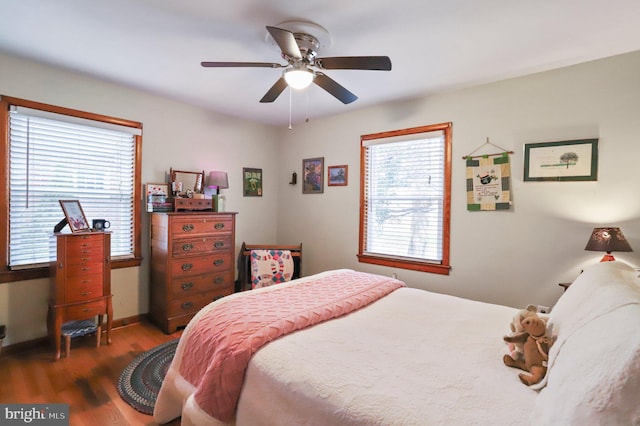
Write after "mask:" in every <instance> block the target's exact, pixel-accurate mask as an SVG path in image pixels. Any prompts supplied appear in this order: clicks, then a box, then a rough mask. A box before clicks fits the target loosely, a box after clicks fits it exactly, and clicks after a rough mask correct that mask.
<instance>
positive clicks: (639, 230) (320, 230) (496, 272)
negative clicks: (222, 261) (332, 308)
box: [278, 52, 640, 307]
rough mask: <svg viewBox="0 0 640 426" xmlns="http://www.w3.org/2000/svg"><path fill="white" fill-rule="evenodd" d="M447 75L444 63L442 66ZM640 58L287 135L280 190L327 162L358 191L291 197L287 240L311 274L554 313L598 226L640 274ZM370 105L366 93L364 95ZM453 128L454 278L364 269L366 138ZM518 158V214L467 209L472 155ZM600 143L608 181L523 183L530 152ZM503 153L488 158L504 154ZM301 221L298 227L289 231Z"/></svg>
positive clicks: (411, 103)
mask: <svg viewBox="0 0 640 426" xmlns="http://www.w3.org/2000/svg"><path fill="white" fill-rule="evenodd" d="M434 66H437V64H434ZM638 76H640V52H637V53H634V54H628V55H623V56H618V57H614V58H610V59H606V60H601V61H596V62H592V63H587V64H582V65H579V66H575V67H570V68H565V69H560V70H556V71H552V72H545V73H540V74H536V75H531V76H527V77H523V78H517V79H511V80H506V81H502V82H497V83H494V84H488V85H483V86H478V87H475V88H471V89H465V90H459V91H456V92H451V93H447V94H444V95H438V96H430V97H425V98H419V99H414V100H408V101H405V102H399V103H396V104H391V105H383V106H379V107H376V108H369V109H365V110H360V111H356V112H353V113H350V114H342V115H340V116H336V117H331V118H326V119H316V120H311V121H310V122H309V123H307V124H304V123H303V124H298V125H294V127H293V130H291V131H288V130H283V129H281V130H280V137H281V139H282V142H281V144H280V152H281V155H282V158H281V161H280V173H281V177H280V181H283V180H285V177H286V176H285V175H288V174H290V173H291V172H292V171H294V170H295V171H297V172H298V174H300V173H301V171H300V169H301V160H302V159H303V158H309V157H319V156H324V158H325V166H330V165H339V164H348V166H349V185H348V186H347V187H325V189H324V194H322V195H303V194H302V193H301V192H302V191H301V187H300V185H297V186H296V187H287V188H284V187H283V188H281V190H280V193H279V196H280V200H279V203H280V204H281V205H288V206H295V207H296V208H295V209H281V210H280V211H279V215H278V218H279V220H280V226H279V230H280V231H279V236H280V240H286V241H302V242H303V244H304V245H303V247H306V248H305V249H304V272H305V273H306V274H310V273H314V272H319V271H322V270H325V269H331V268H338V267H348V268H354V269H359V270H365V271H370V272H377V273H381V274H385V275H390V274H392V273H397V274H398V275H399V277H400V278H401V279H403V280H405V281H406V282H407V283H408V284H409V285H410V286H412V287H418V288H424V289H428V290H434V291H438V292H443V293H450V294H454V295H460V296H464V297H469V298H473V299H478V300H483V301H488V302H494V303H501V304H508V305H511V306H516V307H523V306H525V305H526V304H528V303H534V304H540V305H545V306H552V305H553V304H554V303H555V301H556V300H557V298H558V297H559V296H560V294H561V288H560V287H558V285H557V284H558V283H559V282H566V281H572V280H573V279H574V278H575V277H576V275H578V274H579V273H580V271H581V270H582V269H583V267H584V266H585V265H587V264H590V263H593V262H597V261H598V260H599V259H600V257H601V256H602V255H601V254H600V253H594V252H586V251H584V246H585V244H586V242H587V239H588V237H589V235H590V231H591V229H592V228H593V227H595V226H607V225H617V226H620V227H622V230H623V232H624V234H625V235H626V237H627V238H628V239H629V241H630V244H631V246H632V247H633V248H634V249H635V250H636V252H634V253H621V254H616V257H617V258H619V259H625V260H627V261H628V263H630V264H632V265H633V266H640V259H639V257H638V253H640V197H639V195H638V194H640V167H639V166H638V163H639V159H640V118H639V117H640V79H639V77H638ZM361 95H363V96H366V94H361ZM448 121H451V122H453V182H452V192H453V194H452V200H451V210H452V213H451V228H452V232H451V265H452V267H453V269H452V270H451V274H450V276H437V275H431V274H425V273H419V272H412V271H406V270H393V269H392V268H386V267H377V266H372V265H367V264H359V263H358V261H357V258H356V253H357V251H358V214H359V210H358V209H359V201H358V200H359V168H360V157H359V155H360V153H359V138H360V135H361V134H368V133H375V132H380V131H387V130H395V129H402V128H407V127H413V126H421V125H427V124H435V123H441V122H448ZM486 137H489V138H490V140H491V141H492V142H493V143H495V144H496V145H499V146H501V147H503V148H505V149H506V150H513V151H515V154H514V155H513V156H512V161H513V164H512V169H511V171H512V175H513V179H512V185H513V199H514V204H513V208H512V209H511V210H509V211H500V212H469V211H467V209H466V193H465V164H464V161H463V160H462V157H463V156H464V155H466V154H469V153H470V152H472V151H474V150H475V149H476V148H477V147H479V146H481V145H482V144H483V143H484V142H485V138H486ZM582 138H599V140H600V141H599V142H600V161H599V176H598V181H597V182H526V183H525V182H523V145H524V144H525V143H532V142H545V141H561V140H571V139H582ZM493 152H496V150H495V149H491V148H489V149H487V150H481V151H480V152H479V153H481V154H485V153H493ZM285 224H291V226H284V225H285Z"/></svg>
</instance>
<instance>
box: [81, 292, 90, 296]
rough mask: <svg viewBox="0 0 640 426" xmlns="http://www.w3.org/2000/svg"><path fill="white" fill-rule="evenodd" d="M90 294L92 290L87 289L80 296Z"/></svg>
mask: <svg viewBox="0 0 640 426" xmlns="http://www.w3.org/2000/svg"><path fill="white" fill-rule="evenodd" d="M90 294H91V292H90V291H85V292H83V293H80V296H88V295H90Z"/></svg>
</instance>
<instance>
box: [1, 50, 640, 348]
mask: <svg viewBox="0 0 640 426" xmlns="http://www.w3.org/2000/svg"><path fill="white" fill-rule="evenodd" d="M0 67H1V68H2V73H0V94H6V95H8V96H16V97H22V98H26V99H31V100H36V101H40V102H46V103H52V104H57V105H61V106H65V107H69V108H76V109H81V110H87V111H92V112H97V113H101V114H107V115H114V116H119V117H123V118H128V119H132V120H137V121H141V122H143V123H144V137H143V181H144V182H150V181H159V180H163V179H164V173H165V172H166V171H167V170H168V169H169V167H174V168H177V169H194V170H202V169H204V170H206V171H210V170H213V169H216V170H226V171H228V172H229V179H230V186H231V188H229V189H228V190H225V195H226V196H227V200H228V201H227V204H228V206H227V209H228V210H229V211H238V212H239V213H240V214H239V215H238V235H237V241H236V243H237V245H239V244H240V243H241V242H242V241H243V240H246V241H250V242H276V241H277V242H279V243H282V244H288V243H298V242H302V243H303V253H304V262H303V273H305V274H311V273H315V272H319V271H322V270H326V269H330V268H343V267H346V268H353V269H359V270H364V271H370V272H377V273H382V274H385V275H390V274H392V273H397V274H398V275H399V276H400V278H401V279H403V280H405V281H406V282H407V283H408V284H409V285H410V286H412V287H418V288H424V289H428V290H434V291H439V292H443V293H450V294H455V295H460V296H464V297H470V298H474V299H478V300H483V301H489V302H494V303H504V304H509V305H512V306H524V305H526V304H528V303H535V304H542V305H547V306H552V305H553V303H554V302H555V301H556V300H557V298H558V297H559V296H560V292H561V289H560V288H559V287H558V285H557V283H558V282H564V281H571V280H572V279H573V278H575V276H576V275H577V274H579V272H580V270H581V269H582V268H583V267H584V266H585V265H587V264H589V263H593V262H596V261H597V260H598V259H599V257H600V255H599V254H598V253H590V252H585V251H584V250H583V248H584V245H585V244H586V240H587V238H588V235H589V232H590V231H591V229H592V228H593V227H594V226H598V225H617V226H621V227H622V230H623V231H624V233H625V235H626V236H627V238H628V239H629V241H630V244H631V246H632V247H634V248H636V250H640V222H639V217H640V197H638V196H637V194H639V193H640V176H639V174H640V172H639V171H638V170H639V168H638V167H637V165H636V163H637V159H638V158H640V143H639V141H640V120H638V117H640V102H638V100H639V99H640V84H638V78H637V76H638V75H640V53H634V54H629V55H623V56H619V57H615V58H611V59H606V60H602V61H596V62H592V63H587V64H583V65H579V66H575V67H570V68H566V69H561V70H556V71H552V72H546V73H541V74H536V75H532V76H528V77H523V78H518V79H512V80H507V81H502V82H498V83H494V84H489V85H483V86H479V87H476V88H472V89H466V90H460V91H456V92H451V93H447V94H443V95H438V96H429V97H423V98H418V99H414V100H407V101H405V102H399V103H396V104H389V105H383V106H379V107H375V108H367V109H363V110H358V111H355V112H352V113H348V114H343V115H339V116H335V117H329V118H324V119H314V118H313V117H312V118H311V120H310V122H309V123H299V124H296V123H294V126H293V129H292V130H287V128H286V126H278V127H274V128H271V127H267V126H263V125H259V124H253V123H250V122H246V121H238V120H235V119H232V118H229V117H225V116H222V115H219V114H215V113H210V112H206V111H204V110H201V109H198V108H193V107H190V106H187V105H184V104H181V103H178V102H174V101H170V100H166V99H162V98H159V97H154V96H151V95H148V94H144V93H141V92H138V91H135V90H131V89H128V88H125V87H123V86H118V85H114V84H110V83H105V82H100V81H97V80H94V79H90V78H87V77H84V76H81V75H78V74H71V73H67V72H64V71H60V70H56V69H53V68H50V67H44V66H41V65H37V64H34V63H32V62H27V61H22V60H20V59H16V58H13V57H8V56H2V55H0ZM362 96H366V95H365V94H362ZM445 121H451V122H453V188H452V189H453V196H452V206H451V207H452V220H451V225H452V233H451V264H452V266H453V269H452V271H451V275H450V276H437V275H431V274H424V273H417V272H410V271H405V270H394V269H392V268H385V267H377V266H372V265H366V264H359V263H358V262H357V259H356V253H357V250H358V208H359V206H358V200H359V137H360V135H361V134H367V133H374V132H379V131H385V130H394V129H400V128H405V127H412V126H419V125H426V124H433V123H440V122H445ZM486 137H490V138H491V141H492V142H493V143H495V144H497V145H499V146H501V147H504V148H506V149H508V150H513V151H515V155H514V156H513V157H512V158H513V164H512V175H513V180H512V184H513V198H514V205H513V208H512V209H511V210H510V211H503V212H468V211H467V210H466V199H465V169H464V161H463V160H462V158H461V157H462V156H463V155H465V154H468V153H469V152H471V151H473V150H474V149H476V148H477V147H478V146H480V145H481V144H483V143H484V141H485V138H486ZM593 137H597V138H599V139H600V162H599V166H600V171H599V179H598V181H597V182H579V183H573V182H565V183H538V182H527V183H524V182H523V181H522V169H523V144H524V143H530V142H543V141H558V140H568V139H580V138H593ZM273 147H277V149H273ZM481 153H484V152H481ZM311 157H324V158H325V167H326V166H329V165H338V164H348V165H349V185H348V186H347V187H327V186H325V189H324V193H323V194H317V195H315V194H314V195H303V194H302V193H301V192H302V190H301V184H300V183H298V185H295V186H291V185H289V184H288V182H289V180H290V177H291V173H292V172H294V171H296V172H297V173H298V178H299V179H298V182H300V177H301V176H300V175H301V163H302V159H303V158H311ZM276 163H277V164H276ZM242 167H258V168H262V169H263V171H264V180H265V181H264V196H263V197H242V192H241V187H242V183H241V170H242ZM279 206H285V207H281V208H279ZM264 223H272V224H273V226H264ZM147 232H148V220H147V218H146V216H145V220H144V223H143V235H147ZM144 255H145V260H144V262H143V265H142V266H141V267H140V268H128V269H120V270H114V271H113V273H112V282H113V284H112V287H113V294H114V316H115V317H116V318H123V317H128V316H132V315H136V314H139V313H145V312H147V311H148V285H149V284H148V262H147V258H148V245H147V244H146V241H145V245H144ZM616 256H617V257H618V258H619V259H623V260H626V261H628V262H629V263H631V264H632V265H634V266H640V262H639V259H638V255H637V254H636V252H634V253H622V254H618V255H616ZM46 298H47V283H46V281H45V280H35V281H28V282H19V283H7V284H0V323H3V324H7V325H8V333H9V336H8V339H7V341H5V343H6V344H11V343H17V342H21V341H25V340H29V339H34V338H37V337H42V336H44V335H45V334H46V325H45V318H46V304H47V302H46Z"/></svg>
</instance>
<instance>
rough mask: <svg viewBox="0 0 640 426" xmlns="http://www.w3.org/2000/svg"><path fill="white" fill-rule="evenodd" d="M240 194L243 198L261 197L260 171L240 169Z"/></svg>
mask: <svg viewBox="0 0 640 426" xmlns="http://www.w3.org/2000/svg"><path fill="white" fill-rule="evenodd" d="M242 193H243V194H244V196H245V197H262V169H250V168H247V167H244V168H243V169H242Z"/></svg>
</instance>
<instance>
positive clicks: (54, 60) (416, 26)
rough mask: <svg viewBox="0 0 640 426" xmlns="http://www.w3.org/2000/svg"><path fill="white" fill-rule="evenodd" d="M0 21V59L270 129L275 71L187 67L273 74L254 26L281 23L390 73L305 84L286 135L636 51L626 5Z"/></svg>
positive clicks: (8, 7) (256, 5)
mask: <svg viewBox="0 0 640 426" xmlns="http://www.w3.org/2000/svg"><path fill="white" fill-rule="evenodd" d="M0 13H1V14H2V19H1V23H0V52H5V53H8V54H13V55H18V56H21V57H24V58H28V59H32V60H36V61H38V62H42V63H45V64H51V65H54V66H59V67H62V68H65V69H69V70H73V71H77V72H80V73H82V74H86V75H90V76H94V77H97V78H101V79H105V80H109V81H112V82H116V83H120V84H124V85H126V86H129V87H133V88H139V89H142V90H145V91H148V92H152V93H156V94H160V95H164V96H168V97H170V98H174V99H177V100H180V101H184V102H187V103H191V104H194V105H198V106H201V107H204V108H207V109H211V110H214V111H219V112H222V113H225V114H229V115H232V116H237V117H242V118H246V119H250V120H255V121H259V122H264V123H268V124H274V125H282V124H285V123H287V122H288V121H289V91H288V90H286V91H285V92H283V93H282V95H280V97H279V98H278V99H277V100H276V102H274V103H271V104H261V103H259V102H258V101H259V99H260V98H262V96H263V95H264V94H265V93H266V91H267V90H268V89H269V88H270V87H271V86H272V85H273V84H274V82H275V81H276V80H277V79H278V78H279V77H280V73H281V72H282V70H279V69H269V68H225V69H222V68H202V67H201V66H200V62H201V61H247V62H279V63H285V61H284V60H282V59H281V58H280V56H279V51H278V50H277V49H276V48H275V47H274V46H272V45H271V44H269V43H267V42H266V35H267V32H266V29H265V26H266V25H271V26H278V24H279V23H281V22H284V21H287V20H293V19H295V20H305V21H311V22H314V23H316V24H319V25H321V26H323V27H324V28H326V29H327V30H328V32H329V34H330V36H331V45H330V46H329V47H328V48H325V49H322V50H321V51H320V52H319V55H318V56H320V57H322V56H353V55H356V56H358V55H363V56H369V55H387V56H389V57H390V58H391V61H392V63H393V69H392V71H390V72H384V71H353V70H333V71H326V74H327V75H328V76H330V77H331V78H333V79H334V80H336V81H337V82H338V83H340V84H341V85H343V86H345V87H346V88H347V89H349V90H350V91H352V92H353V93H355V94H356V95H358V96H359V99H358V100H357V101H356V102H354V103H352V104H349V105H343V104H342V103H341V102H339V101H338V100H337V99H335V98H334V97H332V96H331V95H329V94H328V93H327V92H325V91H324V90H322V89H320V88H319V87H318V86H315V85H312V86H311V87H310V88H309V89H306V91H304V92H302V93H300V92H295V93H294V94H293V96H292V102H293V103H292V106H293V107H292V111H293V121H294V122H296V121H301V120H304V118H305V117H307V116H309V117H310V118H311V119H313V118H314V117H320V116H325V115H331V114H339V113H342V112H345V111H349V110H353V109H356V108H362V107H364V106H370V105H374V104H379V103H383V102H391V101H395V100H402V99H409V98H415V97H419V96H424V95H429V94H433V93H437V92H442V91H445V90H451V89H456V88H462V87H466V86H471V85H476V84H480V83H486V82H491V81H497V80H500V79H504V78H509V77H516V76H520V75H525V74H530V73H534V72H539V71H545V70H549V69H553V68H558V67H563V66H568V65H573V64H576V63H581V62H585V61H589V60H593V59H598V58H603V57H607V56H612V55H617V54H621V53H626V52H631V51H636V50H640V24H639V23H640V1H639V0H538V1H530V0H322V1H320V0H303V1H300V0H296V1H294V0H268V1H267V0H226V1H225V0H217V1H216V0H209V1H206V0H179V1H178V0H0ZM0 72H1V68H0Z"/></svg>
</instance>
